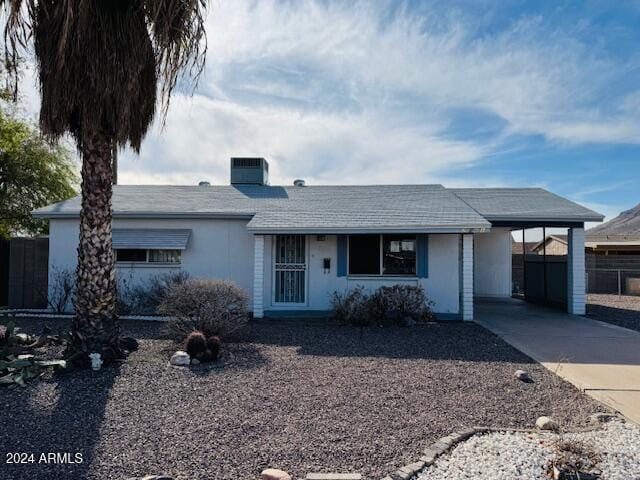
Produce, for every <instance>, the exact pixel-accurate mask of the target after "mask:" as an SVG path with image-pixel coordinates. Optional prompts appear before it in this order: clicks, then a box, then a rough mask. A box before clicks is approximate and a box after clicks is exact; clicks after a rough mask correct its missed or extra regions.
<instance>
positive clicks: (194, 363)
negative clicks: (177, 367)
mask: <svg viewBox="0 0 640 480" xmlns="http://www.w3.org/2000/svg"><path fill="white" fill-rule="evenodd" d="M191 365H200V360H198V359H197V358H192V359H191Z"/></svg>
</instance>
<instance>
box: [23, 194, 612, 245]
mask: <svg viewBox="0 0 640 480" xmlns="http://www.w3.org/2000/svg"><path fill="white" fill-rule="evenodd" d="M79 211H80V199H79V197H76V198H73V199H71V200H67V201H64V202H59V203H56V204H53V205H49V206H47V207H44V208H41V209H39V210H37V211H36V212H34V214H35V215H37V216H40V217H44V218H55V217H60V216H62V217H66V216H77V215H78V212H79ZM113 211H114V216H115V217H183V218H184V217H234V218H236V217H239V218H247V219H250V222H249V223H248V229H249V230H251V231H253V232H264V233H268V232H271V231H273V232H275V231H293V230H296V231H309V232H311V231H313V232H316V233H330V232H334V231H335V232H338V231H343V230H350V231H367V230H368V229H373V230H385V231H407V230H414V231H461V230H465V229H483V228H489V227H490V226H491V224H490V223H489V221H490V220H492V219H493V218H497V217H500V218H507V219H513V218H521V217H523V218H525V219H530V218H533V217H535V218H542V219H548V218H550V219H559V218H562V219H564V220H566V219H567V218H571V219H575V220H576V221H586V220H592V219H594V218H600V216H599V215H598V214H596V213H595V212H592V211H591V210H588V209H586V208H584V207H581V206H580V205H577V204H575V203H573V202H570V201H568V200H565V199H563V198H561V197H558V196H556V195H553V194H551V193H549V192H547V191H545V190H541V189H445V188H444V187H443V186H442V185H348V186H307V187H293V186H290V187H280V186H259V185H233V186H230V185H225V186H207V187H201V186H160V185H143V186H134V185H117V186H115V187H114V193H113Z"/></svg>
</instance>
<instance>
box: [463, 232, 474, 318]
mask: <svg viewBox="0 0 640 480" xmlns="http://www.w3.org/2000/svg"><path fill="white" fill-rule="evenodd" d="M460 258H461V262H462V265H461V268H460V276H461V282H460V310H461V313H462V320H467V321H469V320H473V235H470V234H464V235H462V255H461V257H460Z"/></svg>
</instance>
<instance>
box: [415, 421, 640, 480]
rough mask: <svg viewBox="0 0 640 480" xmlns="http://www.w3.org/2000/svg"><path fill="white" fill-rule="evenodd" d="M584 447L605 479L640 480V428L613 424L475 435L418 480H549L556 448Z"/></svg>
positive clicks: (432, 466)
mask: <svg viewBox="0 0 640 480" xmlns="http://www.w3.org/2000/svg"><path fill="white" fill-rule="evenodd" d="M560 438H562V439H563V440H564V441H565V442H573V441H578V442H582V444H583V445H585V447H588V448H590V449H593V451H595V452H596V453H599V454H600V456H601V458H602V461H601V462H600V463H599V464H598V468H599V469H600V470H601V472H602V478H603V480H604V479H606V480H638V479H640V428H638V427H637V426H635V425H633V424H629V423H625V422H623V421H621V420H612V421H611V422H609V423H606V424H604V425H603V426H602V428H600V429H598V430H594V431H590V432H583V433H565V434H563V435H562V437H560V435H558V434H553V433H513V432H498V433H488V434H483V435H475V436H473V437H471V438H470V439H469V440H467V441H465V442H463V443H460V444H458V445H457V446H456V447H455V448H454V449H453V450H452V451H451V452H450V453H448V454H445V455H443V456H442V457H440V458H438V459H437V460H436V461H435V463H434V464H433V465H431V466H430V467H427V468H425V469H424V470H423V471H422V472H421V473H419V474H418V476H417V480H467V479H476V480H502V479H504V480H517V479H522V480H537V479H539V480H548V478H549V477H548V476H547V475H546V473H545V472H546V469H547V468H548V466H549V462H550V461H551V460H552V459H553V457H554V445H555V443H556V442H557V441H558V440H559V439H560Z"/></svg>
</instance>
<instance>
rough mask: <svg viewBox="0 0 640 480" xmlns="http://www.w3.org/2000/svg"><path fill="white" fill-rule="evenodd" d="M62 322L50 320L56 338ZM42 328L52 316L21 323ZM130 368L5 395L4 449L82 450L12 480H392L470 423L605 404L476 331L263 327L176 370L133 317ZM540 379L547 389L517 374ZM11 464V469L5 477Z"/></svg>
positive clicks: (520, 422)
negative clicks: (334, 476) (211, 362)
mask: <svg viewBox="0 0 640 480" xmlns="http://www.w3.org/2000/svg"><path fill="white" fill-rule="evenodd" d="M61 322H63V321H60V320H58V321H54V320H48V321H47V323H48V324H49V325H51V326H53V327H54V329H56V328H59V327H61ZM18 323H19V324H20V325H21V326H23V328H24V330H25V331H33V332H35V333H39V332H38V331H39V330H40V328H41V325H42V321H37V320H26V319H21V320H19V321H18ZM124 326H125V331H126V333H127V334H130V335H133V336H135V337H136V338H138V339H140V340H141V342H140V350H139V351H138V352H136V353H134V354H132V355H131V356H130V358H129V360H128V361H127V362H125V363H124V364H122V365H121V366H119V368H116V367H111V368H107V369H103V370H102V371H100V372H97V373H94V372H91V371H78V372H72V373H68V374H64V375H59V376H56V377H54V378H50V379H46V380H43V381H39V382H34V383H32V384H30V385H29V386H28V387H26V388H24V389H11V390H10V389H7V388H3V389H0V424H1V425H2V428H1V429H0V451H1V452H2V455H3V457H4V456H5V453H6V452H27V453H30V452H31V453H34V454H35V455H36V460H37V456H38V455H39V454H40V453H41V452H70V453H71V454H72V455H73V454H75V453H76V452H79V453H82V455H83V462H82V463H81V464H71V465H51V464H37V463H36V464H25V465H17V466H15V465H14V466H10V465H6V464H5V463H4V458H3V463H1V464H0V478H2V479H24V478H29V479H32V480H37V479H43V478H47V479H60V478H74V479H75V478H78V479H82V478H89V479H100V480H103V479H125V478H127V477H130V476H143V475H146V474H159V473H165V474H168V475H172V476H174V477H175V478H177V479H184V480H187V479H189V480H197V479H213V478H215V479H251V478H257V476H258V474H259V472H260V471H261V470H262V469H263V468H265V467H268V466H271V467H275V468H282V469H284V470H287V471H289V472H290V473H292V474H293V476H294V478H302V477H304V476H305V475H306V473H308V472H312V471H316V472H327V471H342V472H360V473H362V474H363V476H364V478H367V479H378V478H381V477H383V476H385V475H386V474H388V473H389V472H391V471H393V470H395V469H397V468H398V467H400V466H401V465H404V464H406V463H408V462H411V461H415V459H417V458H419V457H420V456H421V451H422V450H423V449H424V448H425V446H427V445H428V444H430V443H432V442H434V441H435V440H436V439H437V438H439V437H442V436H444V435H447V434H449V433H451V432H452V431H454V430H459V429H461V428H463V427H469V426H474V425H486V426H493V427H530V426H532V425H533V424H534V422H535V420H536V418H537V417H538V416H539V415H543V414H547V415H552V416H553V417H555V418H556V419H557V420H559V421H560V422H562V423H563V424H564V425H567V426H572V425H573V426H575V425H581V424H584V423H585V422H586V421H587V417H588V415H589V414H590V413H593V412H595V411H598V410H602V407H601V406H600V405H599V404H596V403H595V402H594V401H593V400H591V399H590V398H589V397H587V396H585V395H583V394H581V393H580V392H579V391H578V390H576V389H575V388H574V387H573V386H571V385H570V384H568V383H565V382H563V381H561V380H560V379H559V378H558V377H556V376H555V375H553V374H552V373H550V372H548V371H547V370H546V369H545V368H543V367H541V366H540V365H538V364H536V363H533V362H532V361H531V360H530V359H529V358H528V357H526V356H524V355H523V354H521V353H520V352H518V351H517V350H515V349H513V348H512V347H510V346H509V345H507V344H506V343H504V342H503V341H502V340H500V339H499V338H498V337H496V336H494V335H493V334H491V333H489V332H488V331H486V330H484V329H482V328H481V327H480V326H478V325H476V324H467V323H458V322H452V323H435V324H429V325H423V326H417V327H413V328H385V329H364V330H360V329H357V328H351V327H334V326H329V325H326V324H321V323H313V324H309V323H308V322H307V324H306V325H305V324H303V323H302V321H297V322H296V321H288V322H284V321H283V322H274V321H272V322H260V323H252V324H250V325H249V327H248V328H247V331H246V332H244V333H243V335H242V338H241V340H240V341H238V342H237V343H228V344H227V345H226V348H227V349H228V352H229V353H230V355H228V358H230V359H231V360H232V363H229V364H227V365H226V366H224V367H223V368H204V367H203V366H199V367H197V368H194V369H193V370H192V369H189V368H187V369H181V368H177V367H170V366H169V365H168V358H169V356H170V354H171V353H172V351H173V350H175V346H174V345H173V344H172V342H170V341H168V340H164V339H162V336H161V328H162V324H160V323H155V322H137V323H135V322H127V323H125V324H124ZM521 368H522V369H525V370H528V371H529V373H530V374H531V376H532V377H533V378H534V380H535V383H531V384H527V383H522V382H520V381H518V380H516V379H515V378H514V372H515V370H517V369H521ZM3 469H4V470H5V471H4V472H3V471H2V470H3Z"/></svg>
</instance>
